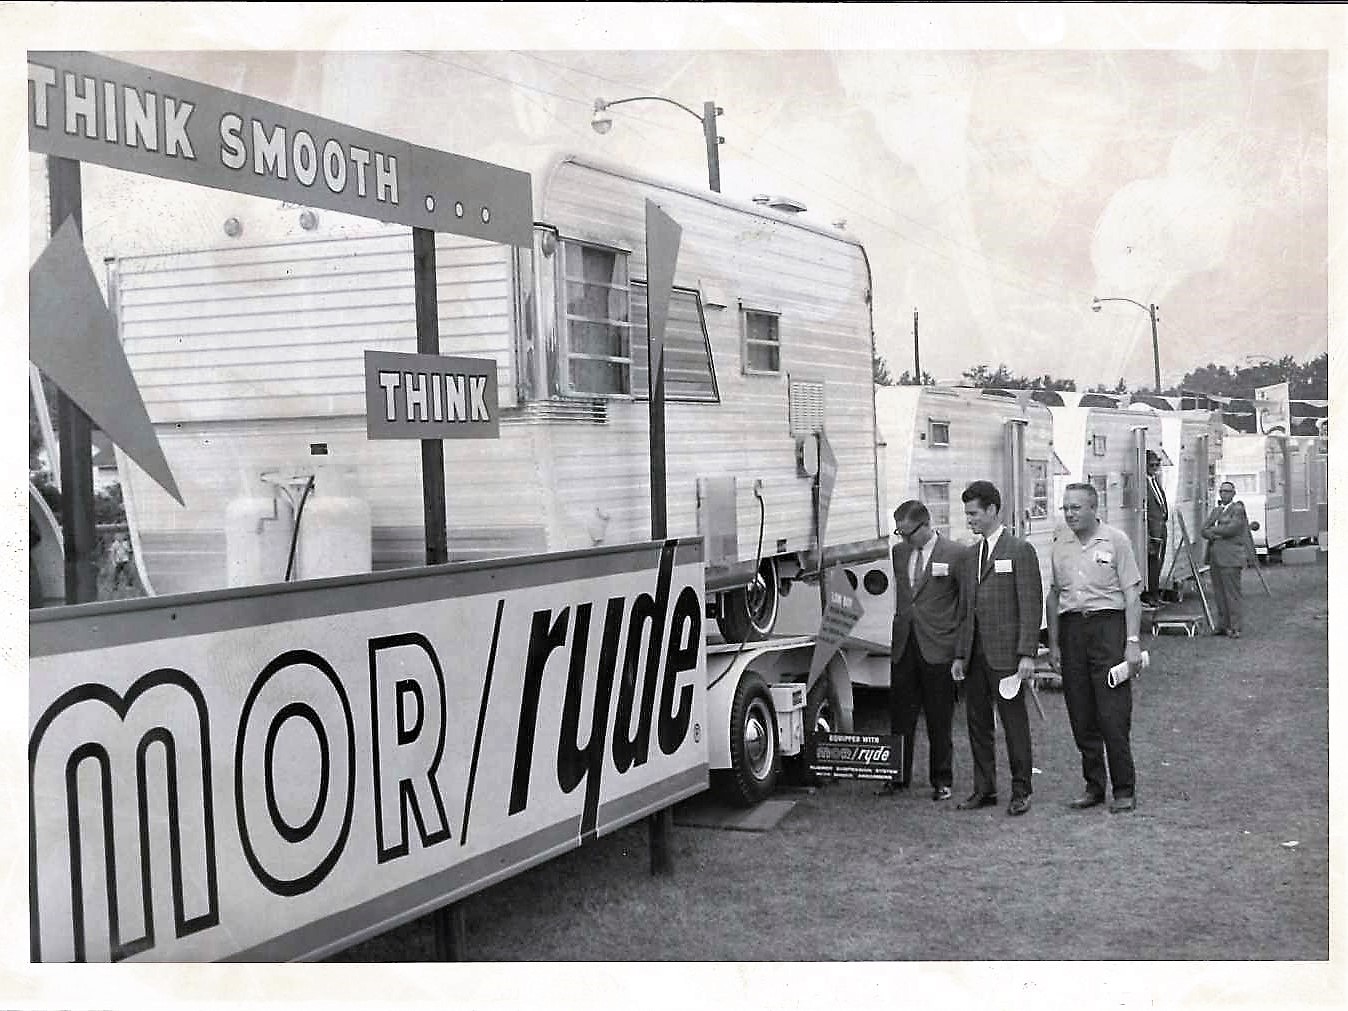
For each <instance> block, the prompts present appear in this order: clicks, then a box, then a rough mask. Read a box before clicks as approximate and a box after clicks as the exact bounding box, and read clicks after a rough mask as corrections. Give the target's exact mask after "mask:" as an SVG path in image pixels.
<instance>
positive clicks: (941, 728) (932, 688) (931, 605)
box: [880, 499, 966, 801]
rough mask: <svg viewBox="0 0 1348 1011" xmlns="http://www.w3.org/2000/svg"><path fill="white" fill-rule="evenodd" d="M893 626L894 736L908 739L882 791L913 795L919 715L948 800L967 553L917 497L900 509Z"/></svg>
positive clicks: (938, 792) (934, 782) (934, 787)
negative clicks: (936, 525)
mask: <svg viewBox="0 0 1348 1011" xmlns="http://www.w3.org/2000/svg"><path fill="white" fill-rule="evenodd" d="M894 533H895V535H897V536H898V537H900V538H901V541H900V542H899V543H898V544H896V545H895V546H894V548H893V551H892V554H891V558H892V561H893V567H894V622H893V627H892V629H891V634H890V652H889V732H890V733H891V734H902V735H903V771H902V773H901V775H900V777H899V778H898V779H897V780H889V781H888V782H886V783H885V785H884V786H883V787H882V788H881V790H880V792H881V793H882V794H884V793H893V792H894V791H896V790H903V789H907V787H908V785H909V783H910V782H911V781H912V776H913V733H914V731H915V730H916V729H917V714H918V711H919V710H921V711H922V714H923V716H924V717H925V720H926V725H927V747H928V756H927V775H928V779H929V781H930V782H931V799H932V800H935V801H941V800H949V799H950V792H951V787H952V785H953V783H954V779H953V776H954V745H953V743H952V741H951V736H950V725H951V720H952V718H953V716H954V710H955V683H954V681H953V680H952V676H951V664H952V661H953V660H954V659H955V640H956V637H957V635H958V633H959V623H960V615H961V606H962V594H961V580H963V579H964V578H966V577H965V574H964V572H963V571H962V570H963V567H964V562H965V558H966V549H965V548H964V547H963V546H961V545H959V544H956V543H955V542H954V541H951V540H949V539H947V538H945V537H942V536H940V535H939V534H938V533H937V532H936V531H935V530H934V529H933V528H932V525H931V514H930V513H929V512H928V510H927V507H926V506H925V505H923V504H922V503H921V502H918V501H917V500H915V499H910V500H909V501H907V502H904V503H903V504H902V505H900V506H899V507H898V508H897V509H895V510H894Z"/></svg>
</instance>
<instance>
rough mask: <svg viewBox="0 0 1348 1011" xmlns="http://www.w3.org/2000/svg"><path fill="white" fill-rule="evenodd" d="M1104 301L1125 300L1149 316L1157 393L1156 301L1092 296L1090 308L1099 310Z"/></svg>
mask: <svg viewBox="0 0 1348 1011" xmlns="http://www.w3.org/2000/svg"><path fill="white" fill-rule="evenodd" d="M1104 302H1127V303H1129V304H1130V305H1135V306H1137V307H1138V308H1139V309H1141V310H1142V311H1143V312H1145V313H1146V314H1147V315H1148V316H1150V317H1151V362H1152V366H1153V368H1154V369H1155V370H1156V392H1157V393H1158V394H1159V393H1160V392H1161V345H1160V343H1159V342H1158V341H1157V339H1156V303H1154V302H1153V303H1152V304H1151V305H1143V304H1142V303H1141V302H1136V301H1134V300H1133V299H1131V298H1092V299H1091V309H1092V310H1093V311H1094V312H1099V311H1100V306H1101V304H1102V303H1104Z"/></svg>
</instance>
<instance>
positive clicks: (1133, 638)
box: [1128, 635, 1142, 642]
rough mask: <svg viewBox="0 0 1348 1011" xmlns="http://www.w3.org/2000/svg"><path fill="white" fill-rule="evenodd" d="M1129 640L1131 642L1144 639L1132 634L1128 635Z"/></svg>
mask: <svg viewBox="0 0 1348 1011" xmlns="http://www.w3.org/2000/svg"><path fill="white" fill-rule="evenodd" d="M1128 641H1129V642H1141V641H1142V640H1141V639H1139V638H1138V637H1137V636H1135V635H1130V636H1129V637H1128Z"/></svg>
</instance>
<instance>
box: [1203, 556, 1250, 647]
mask: <svg viewBox="0 0 1348 1011" xmlns="http://www.w3.org/2000/svg"><path fill="white" fill-rule="evenodd" d="M1210 571H1211V572H1212V589H1213V594H1212V595H1213V597H1214V599H1215V601H1216V604H1217V628H1225V629H1228V630H1233V631H1236V632H1239V631H1240V619H1241V617H1242V616H1243V611H1244V603H1245V602H1244V600H1243V599H1242V598H1241V589H1240V575H1241V573H1242V572H1243V571H1244V570H1243V569H1242V568H1241V567H1240V566H1239V565H1214V566H1212V568H1211V570H1210ZM1214 631H1215V629H1214Z"/></svg>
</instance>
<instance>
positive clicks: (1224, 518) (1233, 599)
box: [1202, 481, 1250, 639]
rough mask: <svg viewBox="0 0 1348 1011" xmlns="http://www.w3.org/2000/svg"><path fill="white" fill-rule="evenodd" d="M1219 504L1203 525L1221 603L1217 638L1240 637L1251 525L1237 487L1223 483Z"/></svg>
mask: <svg viewBox="0 0 1348 1011" xmlns="http://www.w3.org/2000/svg"><path fill="white" fill-rule="evenodd" d="M1217 498H1218V500H1219V503H1218V505H1217V508H1215V509H1213V510H1212V512H1211V513H1210V514H1209V515H1208V518H1207V519H1206V520H1205V521H1204V522H1203V530H1202V535H1203V536H1204V537H1205V538H1207V541H1208V565H1209V566H1211V569H1212V589H1213V596H1214V597H1215V598H1216V603H1217V625H1216V627H1215V628H1213V630H1212V634H1213V635H1228V636H1230V637H1231V638H1232V639H1239V638H1240V621H1241V617H1242V615H1243V613H1244V601H1243V599H1242V597H1241V593H1242V591H1241V586H1240V576H1241V572H1242V570H1243V569H1244V568H1245V564H1246V562H1247V561H1248V560H1249V548H1248V543H1249V542H1250V523H1249V520H1248V519H1247V518H1246V516H1245V504H1244V503H1243V502H1238V501H1236V486H1235V485H1234V484H1232V483H1231V482H1230V481H1223V482H1222V485H1221V487H1220V488H1218V489H1217Z"/></svg>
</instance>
